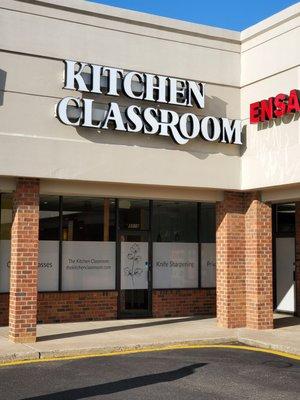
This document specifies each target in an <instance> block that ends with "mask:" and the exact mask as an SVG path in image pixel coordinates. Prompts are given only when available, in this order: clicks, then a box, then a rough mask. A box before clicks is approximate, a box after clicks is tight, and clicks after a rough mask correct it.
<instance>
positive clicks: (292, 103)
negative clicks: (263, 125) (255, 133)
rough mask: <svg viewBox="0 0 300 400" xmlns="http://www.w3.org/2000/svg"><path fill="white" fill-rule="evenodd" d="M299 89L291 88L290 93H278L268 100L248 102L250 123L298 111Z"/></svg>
mask: <svg viewBox="0 0 300 400" xmlns="http://www.w3.org/2000/svg"><path fill="white" fill-rule="evenodd" d="M299 98H300V97H299V91H298V90H296V89H293V90H291V91H290V94H289V95H287V94H283V93H280V94H278V95H277V96H276V97H270V98H269V99H268V100H261V101H257V102H255V103H252V104H250V124H256V123H258V122H264V121H266V120H270V119H272V118H278V117H282V116H283V115H284V114H288V113H294V112H297V111H300V100H299Z"/></svg>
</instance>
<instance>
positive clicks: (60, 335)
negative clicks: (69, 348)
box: [37, 316, 213, 342]
mask: <svg viewBox="0 0 300 400" xmlns="http://www.w3.org/2000/svg"><path fill="white" fill-rule="evenodd" d="M207 318H213V317H202V316H198V317H189V318H181V319H175V318H172V319H168V320H163V321H153V320H151V322H144V323H140V324H139V323H137V324H129V325H119V326H108V327H105V328H95V329H88V330H84V331H75V332H63V333H57V334H53V335H47V336H41V337H38V338H37V341H38V342H44V341H46V340H56V339H65V338H70V337H75V336H86V335H94V334H98V333H108V332H117V331H123V330H128V329H138V328H148V327H152V326H159V325H168V324H178V323H181V322H188V321H198V320H202V319H207Z"/></svg>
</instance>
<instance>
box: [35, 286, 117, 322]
mask: <svg viewBox="0 0 300 400" xmlns="http://www.w3.org/2000/svg"><path fill="white" fill-rule="evenodd" d="M117 298H118V292H116V291H103V292H102V291H101V292H61V293H39V295H38V316H37V319H38V322H41V323H50V322H76V321H94V320H101V319H114V318H117Z"/></svg>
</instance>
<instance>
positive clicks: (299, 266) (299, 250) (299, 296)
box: [295, 201, 300, 317]
mask: <svg viewBox="0 0 300 400" xmlns="http://www.w3.org/2000/svg"><path fill="white" fill-rule="evenodd" d="M295 244H296V259H295V261H296V262H295V278H296V285H295V286H296V287H295V290H296V315H297V316H298V317H300V201H298V202H297V203H296V243H295Z"/></svg>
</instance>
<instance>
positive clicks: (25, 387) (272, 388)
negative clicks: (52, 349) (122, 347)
mask: <svg viewBox="0 0 300 400" xmlns="http://www.w3.org/2000/svg"><path fill="white" fill-rule="evenodd" d="M299 396H300V361H297V360H293V359H289V358H285V357H280V356H277V355H274V354H268V353H261V352H254V351H246V350H236V349H225V348H224V349H209V348H207V349H180V350H168V351H159V352H147V353H138V354H129V355H115V356H107V357H94V358H84V359H77V360H64V361H51V362H43V363H33V364H25V365H17V366H2V367H0V399H2V400H20V399H22V400H25V399H26V400H29V399H32V400H65V399H68V400H77V399H102V398H105V399H130V400H134V399H139V400H141V399H142V400H147V399H155V400H160V399H164V400H168V399H172V400H176V399H180V400H182V399H184V400H194V399H197V400H199V399H203V400H210V399H216V400H217V399H218V400H221V399H226V400H234V399H237V400H241V399H251V400H254V399H258V400H267V399H270V400H271V399H272V400H276V399H288V400H296V399H299Z"/></svg>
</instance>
